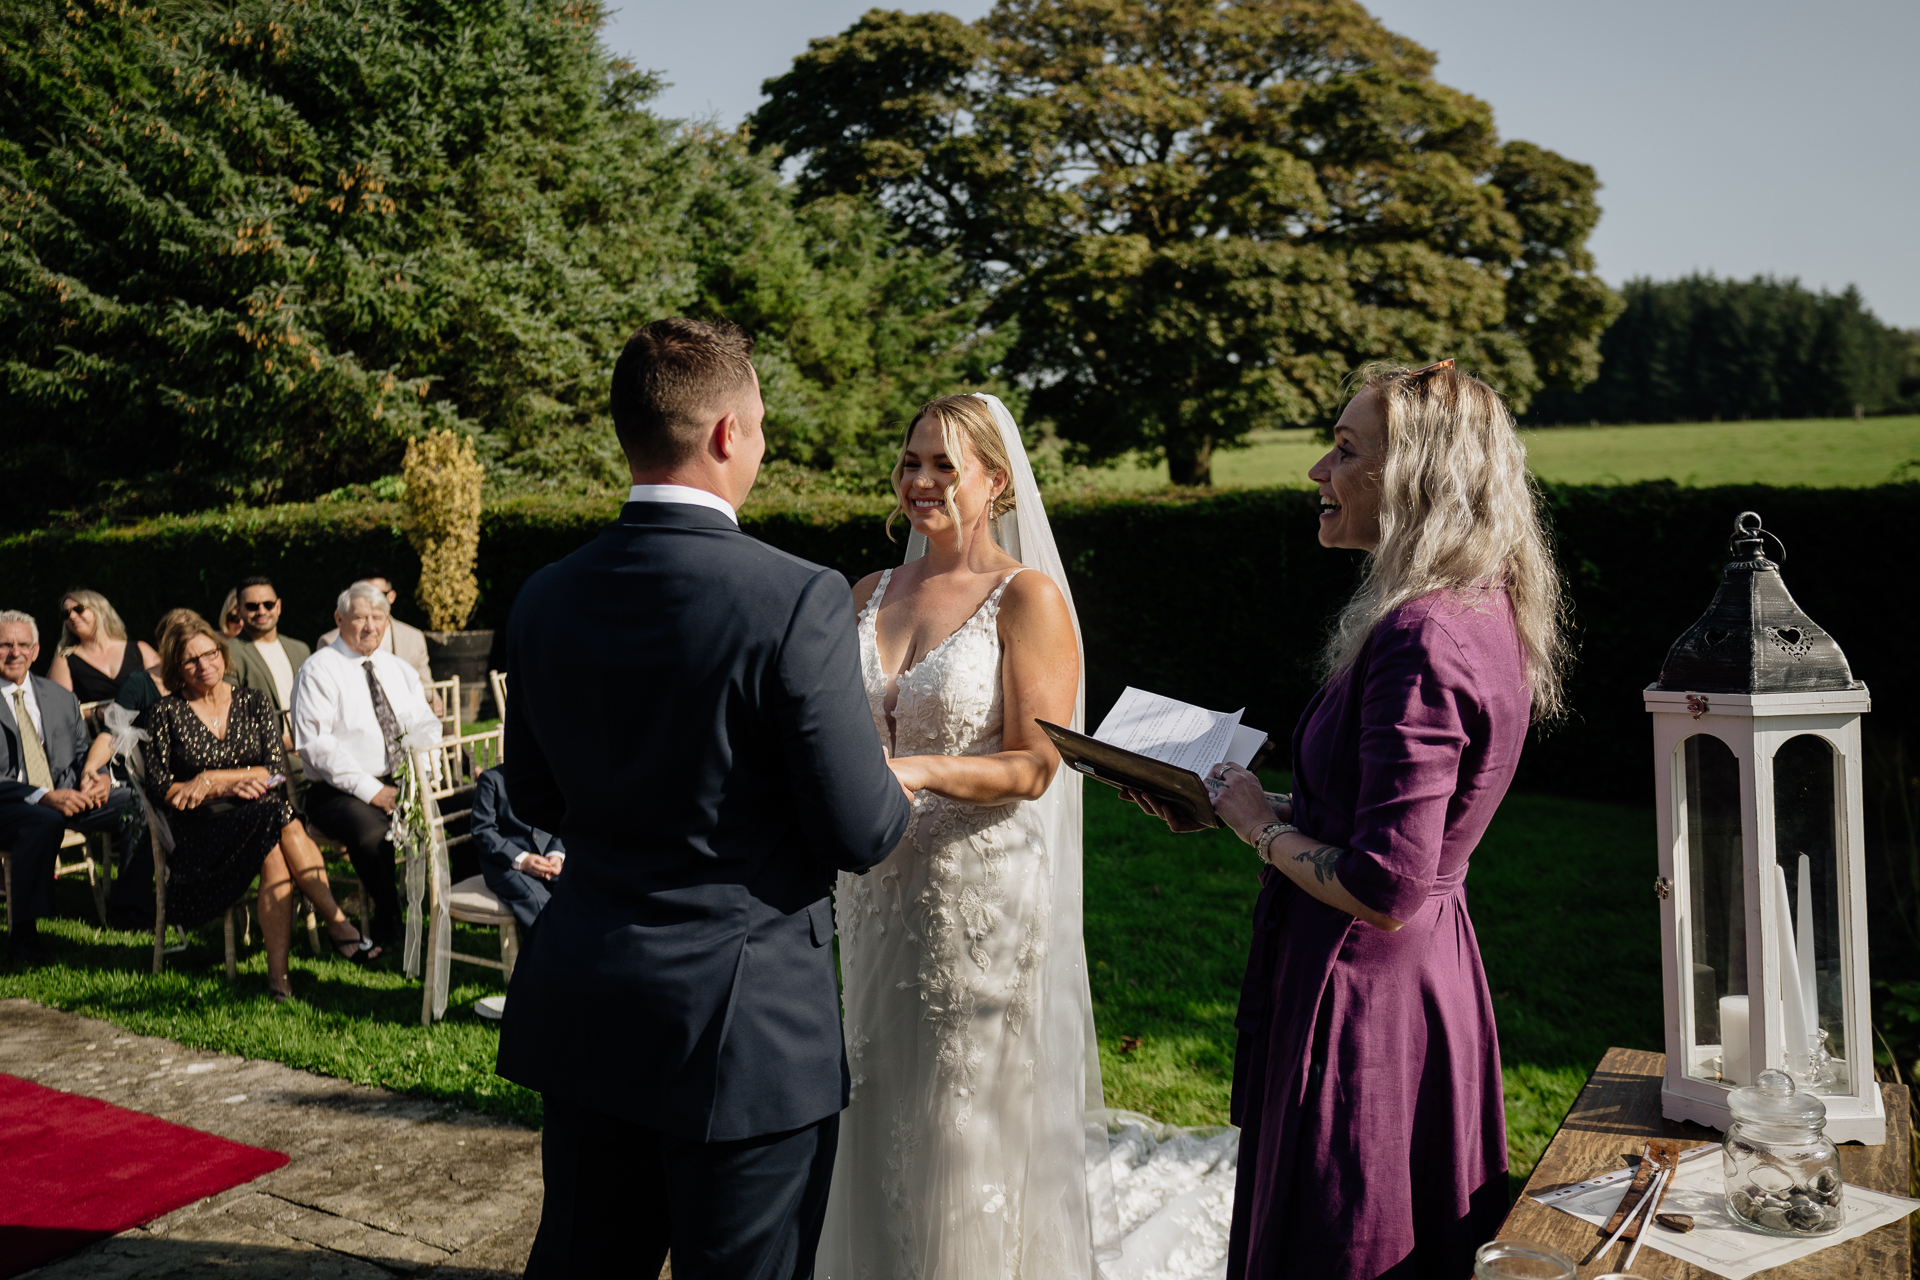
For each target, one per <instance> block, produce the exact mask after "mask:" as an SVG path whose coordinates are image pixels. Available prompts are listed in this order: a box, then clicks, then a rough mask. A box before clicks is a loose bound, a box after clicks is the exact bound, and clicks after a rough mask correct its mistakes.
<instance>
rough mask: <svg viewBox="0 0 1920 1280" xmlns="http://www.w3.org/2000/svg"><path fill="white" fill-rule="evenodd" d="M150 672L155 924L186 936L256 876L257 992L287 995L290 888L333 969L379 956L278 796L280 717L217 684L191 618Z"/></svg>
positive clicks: (214, 648)
mask: <svg viewBox="0 0 1920 1280" xmlns="http://www.w3.org/2000/svg"><path fill="white" fill-rule="evenodd" d="M160 666H161V675H162V678H163V679H164V680H165V681H166V683H167V687H168V688H170V689H172V690H173V692H172V693H170V694H168V695H167V696H166V697H164V698H162V699H161V700H160V701H159V702H158V703H156V704H154V706H153V707H152V708H151V709H150V710H149V711H148V713H147V715H148V717H149V720H148V723H149V726H150V728H149V736H148V738H147V742H146V746H145V756H146V766H147V769H146V773H147V778H146V783H147V791H148V794H149V795H150V796H151V797H152V799H153V801H154V804H155V806H156V808H158V809H159V810H160V811H161V812H162V813H164V814H165V815H166V819H167V825H168V827H169V828H170V829H171V831H172V834H173V842H174V845H173V854H172V857H171V858H170V859H169V862H168V875H167V922H168V923H169V924H177V925H180V926H181V927H182V928H191V927H192V926H194V925H197V924H200V923H202V922H204V921H207V920H211V919H212V918H213V917H215V916H217V915H219V914H220V913H221V912H222V911H225V910H226V909H227V908H228V907H230V906H232V905H233V904H234V902H235V901H236V900H237V899H238V898H239V897H240V896H241V895H242V894H244V893H245V892H246V891H247V886H248V884H250V883H251V882H252V880H253V878H254V877H255V876H256V875H257V876H259V877H260V890H259V894H258V898H257V902H258V906H259V911H260V932H261V935H262V937H263V938H264V940H265V942H266V947H267V990H268V993H269V994H270V995H271V996H272V997H273V999H274V1001H275V1003H279V1002H282V1001H285V1000H287V999H289V998H290V997H291V995H292V993H293V988H292V986H291V985H290V982H289V978H288V974H287V958H288V954H289V952H290V951H291V950H292V946H293V891H294V889H295V888H296V887H297V888H298V889H299V891H300V894H301V896H302V897H304V898H306V900H307V901H308V902H310V903H312V904H313V908H314V910H315V912H317V913H318V915H319V916H320V919H321V920H323V921H325V922H326V926H327V936H328V937H329V938H331V939H332V941H333V944H334V947H335V949H336V950H337V951H338V952H339V954H340V957H341V958H342V959H344V960H349V961H352V962H353V963H354V964H368V963H371V962H372V961H374V960H376V959H378V958H379V957H380V948H378V947H376V946H374V945H373V944H371V943H369V942H368V941H367V940H366V939H365V938H363V937H361V936H360V931H359V930H358V929H356V928H354V927H353V925H352V923H351V922H349V921H348V920H347V917H346V913H345V912H343V911H341V910H340V906H339V904H338V903H336V902H335V901H334V899H333V892H332V890H331V888H330V887H329V886H328V884H327V870H326V866H325V864H324V863H323V862H322V861H321V858H320V850H319V849H318V848H317V847H316V846H315V845H314V843H313V841H312V839H311V838H309V837H308V835H307V831H306V828H305V827H304V826H303V825H301V822H300V816H299V814H298V813H296V812H295V811H294V808H293V803H292V802H291V801H290V800H289V799H288V798H287V778H286V775H287V758H286V751H285V748H284V747H283V746H282V745H281V738H280V712H279V709H278V708H277V707H275V706H274V703H273V700H272V699H271V698H270V697H268V696H267V695H266V694H265V693H262V692H261V691H260V690H258V689H236V688H235V687H233V686H232V685H230V684H228V683H227V682H226V680H225V676H226V673H227V641H226V640H225V638H224V637H222V636H219V635H217V634H216V633H215V632H214V630H213V628H212V627H210V626H208V625H207V624H206V622H205V621H204V620H203V619H201V618H199V617H193V618H191V619H189V620H186V621H184V622H182V623H181V624H180V625H179V626H176V627H175V628H174V629H173V630H172V631H169V632H168V633H167V637H166V639H165V640H164V641H163V642H162V654H161V662H160Z"/></svg>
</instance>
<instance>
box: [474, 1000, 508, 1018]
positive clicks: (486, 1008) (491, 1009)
mask: <svg viewBox="0 0 1920 1280" xmlns="http://www.w3.org/2000/svg"><path fill="white" fill-rule="evenodd" d="M473 1011H474V1012H475V1013H477V1014H479V1015H480V1016H481V1017H483V1018H485V1019H486V1020H487V1021H488V1022H498V1021H500V1019H502V1018H504V1017H506V1015H507V998H506V997H505V996H481V997H480V998H479V999H478V1000H475V1001H474V1002H473Z"/></svg>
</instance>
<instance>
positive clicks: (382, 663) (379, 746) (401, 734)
mask: <svg viewBox="0 0 1920 1280" xmlns="http://www.w3.org/2000/svg"><path fill="white" fill-rule="evenodd" d="M333 620H334V622H335V624H336V625H337V626H338V627H339V628H340V634H339V637H338V638H337V639H336V640H334V641H333V643H332V644H329V645H327V646H326V647H325V648H323V649H319V650H316V651H315V653H314V655H313V656H312V657H311V658H309V659H307V661H306V662H305V663H304V664H303V665H302V666H301V668H300V671H299V674H298V675H297V676H295V678H294V682H293V745H294V748H295V749H296V750H297V751H299V753H300V759H301V761H302V762H303V763H304V764H305V766H306V774H307V797H306V808H307V816H308V817H309V818H311V819H312V821H313V824H314V825H315V826H316V827H318V828H320V830H321V831H323V832H324V833H326V834H327V835H328V836H329V837H331V838H332V839H333V840H334V841H336V842H337V843H339V844H340V845H342V846H344V847H345V848H346V851H347V857H348V858H349V859H350V860H351V861H352V862H353V869H354V872H355V874H357V875H358V876H359V877H360V884H361V887H362V889H363V890H364V891H365V892H366V894H367V896H368V897H369V898H370V899H371V900H372V902H373V937H374V940H375V941H376V942H377V943H379V944H380V945H381V946H385V947H389V948H391V947H397V946H399V945H400V936H401V925H402V922H403V917H402V916H401V912H400V895H399V892H398V890H397V888H396V886H395V883H394V869H393V846H392V845H391V844H390V843H389V842H388V840H387V829H388V826H389V825H390V823H391V820H392V816H393V810H394V805H395V802H396V801H397V799H398V795H399V793H398V791H397V790H396V789H395V787H394V785H393V774H394V769H395V768H396V767H397V766H398V765H399V763H400V760H401V753H402V748H401V742H402V741H403V740H405V739H408V738H411V739H412V740H413V741H414V742H416V743H417V742H421V741H431V742H436V743H437V742H439V741H440V721H439V718H438V717H437V716H435V715H434V713H433V708H431V707H429V706H428V705H427V700H426V695H425V693H424V692H423V691H422V689H421V686H420V677H419V676H418V675H416V674H415V673H414V670H413V668H412V667H410V666H408V665H407V663H405V662H403V661H402V660H401V659H399V658H397V657H395V656H394V655H393V654H392V653H389V652H387V651H386V650H384V649H383V648H382V647H381V643H380V642H381V641H382V640H383V639H385V637H386V634H387V627H388V624H389V622H390V621H391V615H390V614H389V612H388V604H387V598H386V596H385V595H384V594H383V593H382V592H380V591H378V590H376V589H375V588H374V587H373V586H371V585H370V584H368V583H365V582H356V583H354V584H353V585H352V586H351V587H348V588H347V589H346V590H345V591H343V592H341V593H340V599H339V601H338V602H337V607H336V608H335V610H334V614H333Z"/></svg>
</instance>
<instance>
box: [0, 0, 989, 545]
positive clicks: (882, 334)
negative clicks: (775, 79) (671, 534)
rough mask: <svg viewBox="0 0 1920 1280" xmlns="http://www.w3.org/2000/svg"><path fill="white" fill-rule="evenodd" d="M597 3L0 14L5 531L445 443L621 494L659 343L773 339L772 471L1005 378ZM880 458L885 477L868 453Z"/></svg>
mask: <svg viewBox="0 0 1920 1280" xmlns="http://www.w3.org/2000/svg"><path fill="white" fill-rule="evenodd" d="M601 16H602V13H601V10H600V8H599V7H598V6H597V4H596V3H594V0H524V2H523V3H506V2H505V0H459V2H458V3H455V2H454V0H359V3H356V4H354V5H351V6H348V5H338V4H320V3H308V2H307V0H238V3H235V4H233V5H232V6H231V7H223V8H215V7H213V6H204V5H197V4H187V3H180V0H172V2H171V3H167V4H165V5H164V6H163V7H155V8H142V7H139V6H138V5H136V4H128V3H122V2H121V0H10V2H9V3H8V4H7V5H5V6H4V7H0V101H3V102H4V103H5V109H4V112H0V339H4V343H3V345H4V350H0V415H4V416H5V419H6V420H7V421H8V422H9V423H10V424H16V425H18V426H20V427H22V428H24V429H19V430H15V431H11V432H10V433H9V435H10V441H9V443H10V446H11V447H10V448H9V449H8V450H7V451H6V456H5V458H4V460H0V483H4V484H5V485H6V487H7V489H8V491H9V493H11V494H13V495H14V496H15V499H16V501H15V502H13V503H10V504H9V507H8V511H7V515H6V516H5V517H4V520H5V521H6V522H7V523H11V524H15V525H27V524H32V523H36V522H40V521H43V520H45V519H47V518H52V517H53V516H55V515H56V514H57V513H62V512H64V513H66V516H67V518H94V517H97V516H111V515H121V514H134V513H137V512H142V511H151V510H156V509H182V508H192V507H198V506H206V505H210V504H216V503H222V502H229V501H272V500H286V499H297V498H302V497H307V496H312V495H314V494H317V493H321V492H325V491H327V490H330V489H332V488H335V487H337V486H340V485H343V484H348V483H354V482H364V481H368V480H372V479H374V478H377V477H379V476H382V475H385V474H390V473H391V472H393V471H395V470H396V469H397V468H398V465H399V461H400V457H401V454H402V451H403V449H404V446H405V443H406V441H407V440H408V439H409V438H411V437H413V436H417V435H420V434H422V433H424V432H425V431H427V430H429V429H431V428H435V427H449V428H453V429H456V430H458V431H460V432H462V433H465V434H469V435H472V436H474V437H476V439H477V442H478V444H479V452H480V456H481V458H482V459H483V461H485V462H486V464H487V465H488V467H489V470H490V471H491V472H492V473H493V475H494V477H495V479H496V481H503V482H510V483H524V484H532V483H577V482H578V481H579V480H580V479H581V478H582V477H585V478H586V479H588V480H592V481H618V480H619V479H620V478H621V477H622V476H623V475H624V468H623V467H622V466H620V465H619V459H618V457H617V452H616V450H615V447H614V444H613V440H612V434H611V431H610V430H609V429H608V428H607V424H606V422H605V419H604V413H605V396H606V386H607V379H608V377H609V376H610V374H611V370H612V364H613V360H614V358H615V357H616V356H617V354H618V352H619V349H620V345H621V343H622V342H623V341H624V339H625V337H626V335H627V334H628V333H629V332H631V330H632V329H633V328H634V327H635V326H637V325H638V324H640V323H642V322H644V321H645V320H647V319H649V318H652V317H654V316H658V315H661V314H670V313H673V312H691V313H694V314H709V315H720V316H727V317H732V318H736V319H739V320H741V321H742V322H744V323H747V324H749V325H752V326H753V327H755V328H756V329H759V330H760V331H761V333H762V335H763V350H764V351H765V352H766V358H767V363H768V365H769V371H770V374H771V375H772V376H771V377H770V382H772V383H773V384H774V385H773V386H772V387H770V392H769V395H770V402H771V404H770V416H769V426H770V430H771V431H772V433H773V434H774V437H775V444H776V449H777V450H778V451H782V452H785V453H787V454H788V455H790V456H798V457H803V458H805V459H806V460H807V461H809V462H811V463H815V464H822V463H830V462H832V461H834V460H836V459H845V460H847V462H848V464H849V465H853V464H856V463H857V462H858V461H859V460H860V458H861V457H865V456H867V455H869V454H872V453H873V452H875V451H876V450H877V449H878V447H879V446H878V445H877V443H876V442H877V441H879V440H880V439H882V438H885V437H889V436H891V434H892V432H893V430H894V427H893V424H892V423H891V422H890V421H889V420H888V418H889V415H891V416H895V417H897V416H899V415H900V414H901V413H902V412H903V411H902V410H901V409H900V406H901V405H902V404H906V403H908V402H911V401H913V400H914V399H916V398H917V397H920V396H922V395H925V394H931V393H932V392H933V391H935V390H939V389H945V388H946V387H947V386H948V385H949V384H950V382H951V381H952V380H954V379H966V378H970V377H972V378H977V377H979V376H981V375H982V371H983V370H984V368H985V364H984V363H983V362H985V361H990V360H991V358H992V356H993V349H992V346H991V343H990V342H983V341H982V340H981V339H980V338H979V337H978V336H977V335H976V334H975V329H976V325H975V323H974V317H973V313H972V312H971V311H970V310H968V309H967V308H966V307H965V306H958V307H956V303H955V299H956V296H957V295H956V293H955V290H954V288H953V287H952V281H953V280H954V279H955V278H956V276H957V273H958V271H959V269H960V268H959V266H958V265H957V264H956V263H954V262H952V261H949V260H946V259H943V258H942V257H940V255H938V254H937V253H928V252H926V251H923V250H919V249H911V248H904V247H902V246H901V245H900V244H899V243H898V240H899V237H898V235H897V233H895V232H893V231H892V230H891V228H890V227H889V226H888V225H887V223H886V221H885V220H884V218H882V217H881V216H880V215H878V214H877V213H875V212H874V211H873V210H871V209H863V208H860V207H858V206H857V204H850V203H846V202H842V203H840V204H836V205H833V206H823V207H822V208H821V209H819V210H817V211H812V212H809V213H807V214H806V215H803V216H798V217H797V216H796V215H795V213H794V210H793V207H792V203H791V200H790V197H789V195H788V194H787V193H785V192H783V191H782V190H781V188H780V186H779V183H778V181H777V177H776V175H775V174H774V173H773V171H772V170H771V168H770V167H769V166H768V165H767V163H766V162H765V161H764V160H762V159H760V158H756V157H752V156H749V155H748V154H747V153H746V151H745V149H744V147H743V146H742V145H741V143H740V142H739V140H737V139H735V138H733V137H730V136H726V135H716V134H713V133H711V132H702V131H698V130H682V129H679V128H677V127H676V126H674V125H673V124H672V122H667V121H662V120H660V119H658V118H657V117H655V116H654V115H652V114H651V113H649V112H648V111H647V110H646V109H645V104H646V102H647V101H648V99H649V98H650V97H651V95H652V94H653V92H654V91H655V89H656V88H657V84H656V82H655V80H654V79H653V78H652V77H650V76H648V75H646V74H642V73H639V72H636V71H634V70H633V69H632V68H631V67H630V66H628V65H626V64H624V63H621V62H618V61H615V60H612V59H610V58H609V57H608V56H607V55H606V53H605V52H604V50H603V49H602V48H601V47H600V46H599V44H598V42H597V35H596V33H597V30H598V27H599V23H600V21H601ZM862 450H864V451H865V453H862Z"/></svg>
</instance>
